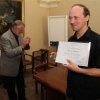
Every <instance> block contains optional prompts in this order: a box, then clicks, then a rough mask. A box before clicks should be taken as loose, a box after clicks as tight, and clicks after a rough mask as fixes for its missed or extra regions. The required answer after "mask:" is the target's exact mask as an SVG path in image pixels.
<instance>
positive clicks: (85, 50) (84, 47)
mask: <svg viewBox="0 0 100 100" xmlns="http://www.w3.org/2000/svg"><path fill="white" fill-rule="evenodd" d="M90 46H91V42H89V43H80V42H62V41H61V42H59V45H58V51H57V56H56V62H58V63H63V64H67V59H70V60H72V61H73V62H74V63H76V64H77V65H79V66H88V59H89V53H90Z"/></svg>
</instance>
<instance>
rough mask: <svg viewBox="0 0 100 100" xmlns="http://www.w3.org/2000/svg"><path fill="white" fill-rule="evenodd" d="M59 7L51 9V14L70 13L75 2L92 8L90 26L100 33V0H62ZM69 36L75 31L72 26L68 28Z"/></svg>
mask: <svg viewBox="0 0 100 100" xmlns="http://www.w3.org/2000/svg"><path fill="white" fill-rule="evenodd" d="M60 1H61V2H60V3H59V6H58V7H57V8H52V9H50V15H68V11H69V9H70V7H71V6H72V5H73V4H76V3H81V4H84V5H86V6H87V7H88V8H89V9H90V13H91V17H90V26H91V28H92V29H93V30H94V31H96V32H98V33H100V28H99V26H100V19H99V18H100V13H99V10H100V0H60ZM68 30H69V31H68V33H69V36H70V35H71V34H72V33H73V32H72V30H71V28H70V26H69V28H68Z"/></svg>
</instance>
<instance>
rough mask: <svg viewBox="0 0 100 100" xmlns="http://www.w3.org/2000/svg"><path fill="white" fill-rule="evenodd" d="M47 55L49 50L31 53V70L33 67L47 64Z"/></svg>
mask: <svg viewBox="0 0 100 100" xmlns="http://www.w3.org/2000/svg"><path fill="white" fill-rule="evenodd" d="M48 54H49V50H47V49H40V50H37V51H33V53H32V66H33V69H34V67H35V66H38V65H39V64H48Z"/></svg>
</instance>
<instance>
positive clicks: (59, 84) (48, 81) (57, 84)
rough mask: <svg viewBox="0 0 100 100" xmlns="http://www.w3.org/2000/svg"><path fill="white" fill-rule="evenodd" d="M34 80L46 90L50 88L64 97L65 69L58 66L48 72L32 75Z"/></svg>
mask: <svg viewBox="0 0 100 100" xmlns="http://www.w3.org/2000/svg"><path fill="white" fill-rule="evenodd" d="M34 78H35V79H36V80H37V81H38V82H39V83H40V84H41V85H42V86H45V87H47V88H52V89H53V90H55V91H57V92H59V93H61V94H63V95H66V85H67V69H66V68H64V67H62V66H58V67H54V68H52V69H50V70H47V71H44V72H40V73H38V74H36V75H34Z"/></svg>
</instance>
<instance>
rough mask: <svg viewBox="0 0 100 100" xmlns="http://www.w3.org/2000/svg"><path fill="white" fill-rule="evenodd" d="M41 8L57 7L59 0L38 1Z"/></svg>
mask: <svg viewBox="0 0 100 100" xmlns="http://www.w3.org/2000/svg"><path fill="white" fill-rule="evenodd" d="M38 1H39V3H40V6H41V7H47V8H50V7H57V6H58V3H59V2H60V0H38Z"/></svg>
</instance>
